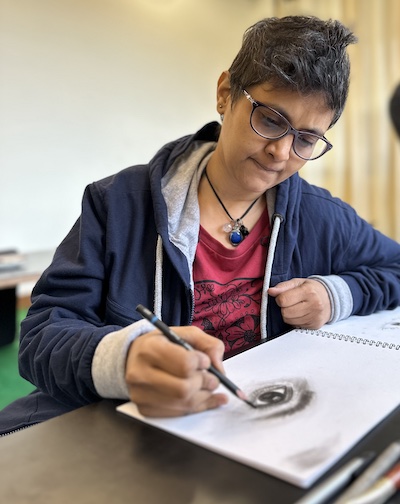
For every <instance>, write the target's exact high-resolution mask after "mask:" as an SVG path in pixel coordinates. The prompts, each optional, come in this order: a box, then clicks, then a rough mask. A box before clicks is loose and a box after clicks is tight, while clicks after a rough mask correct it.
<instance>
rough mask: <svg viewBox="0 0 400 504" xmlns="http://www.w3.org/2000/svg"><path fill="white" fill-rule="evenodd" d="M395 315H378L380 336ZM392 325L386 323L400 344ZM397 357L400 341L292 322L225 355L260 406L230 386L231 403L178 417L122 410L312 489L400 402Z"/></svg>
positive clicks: (232, 374) (230, 372)
mask: <svg viewBox="0 0 400 504" xmlns="http://www.w3.org/2000/svg"><path fill="white" fill-rule="evenodd" d="M393 316H395V318H396V316H397V319H398V320H400V310H399V311H397V313H394V312H385V313H384V315H382V314H380V317H375V319H374V324H372V326H374V327H375V325H376V326H377V327H378V329H376V330H375V329H374V331H375V332H374V339H375V341H376V340H377V339H378V338H377V334H378V333H379V334H380V335H381V336H382V335H383V333H385V334H386V330H385V329H382V328H384V327H385V326H386V324H387V323H390V324H391V323H392V321H393V320H394V319H393ZM368 318H369V317H357V318H356V321H355V320H354V318H351V319H349V320H350V322H349V321H347V322H348V324H349V328H350V329H351V331H350V332H352V331H355V332H360V331H364V329H363V328H364V327H367V326H368V322H367V319H368ZM377 318H379V320H378V321H377V320H376V319H377ZM360 319H361V321H360ZM357 321H358V322H359V323H360V330H358V329H357V324H358V322H357ZM337 325H340V331H341V332H342V333H343V332H346V324H345V323H339V324H337ZM332 328H333V326H330V330H332ZM395 330H396V329H394V330H393V331H390V330H388V331H389V332H390V333H391V335H392V336H391V338H392V337H393V338H394V339H396V340H397V342H398V343H400V328H399V329H398V331H399V332H398V334H397V336H396V337H395V336H394V331H395ZM332 332H333V333H336V332H337V331H336V330H335V328H333V331H332ZM363 334H364V332H363ZM367 334H368V333H366V334H365V335H364V337H367ZM384 339H386V338H384ZM399 364H400V350H396V348H389V347H380V346H379V347H377V346H375V345H370V344H362V343H356V342H351V341H350V340H348V341H345V340H341V339H337V338H335V339H334V338H331V337H329V338H327V337H323V336H321V334H320V332H312V331H310V332H304V331H297V330H294V331H291V332H289V333H288V334H285V335H283V336H281V337H279V338H277V339H275V340H273V341H271V342H267V343H264V344H262V345H260V346H258V347H255V348H253V349H251V350H248V351H247V352H244V353H242V354H239V355H237V356H235V357H233V358H231V359H229V360H227V361H225V363H224V365H225V371H226V373H227V376H228V377H229V378H230V379H231V380H232V381H233V382H234V383H236V384H237V385H238V386H239V387H240V388H242V389H243V390H244V392H246V393H247V394H248V395H249V396H250V397H251V398H252V399H253V400H254V399H255V400H256V401H259V402H261V403H262V404H260V406H259V407H257V408H256V409H253V408H251V407H249V406H248V405H247V404H245V403H244V402H242V401H240V400H239V399H237V398H236V397H235V396H233V395H232V394H229V393H228V394H229V395H230V401H229V403H228V404H227V405H226V406H224V407H222V408H219V409H217V410H211V411H207V412H204V413H199V414H194V415H189V416H185V417H179V418H147V417H146V418H145V417H143V416H142V415H141V414H140V413H139V412H138V410H137V408H136V406H135V405H134V404H133V403H126V404H124V405H122V406H119V407H118V410H119V411H121V412H123V413H126V414H128V415H131V416H133V417H135V418H138V419H139V420H141V421H143V422H145V423H148V424H150V425H153V426H155V427H158V428H160V429H163V430H165V431H168V432H170V433H173V434H175V435H177V436H180V437H182V438H185V439H187V440H189V441H192V442H193V443H196V444H198V445H201V446H203V447H206V448H208V449H210V450H212V451H215V452H217V453H220V454H222V455H225V456H227V457H230V458H232V459H235V460H237V461H239V462H242V463H244V464H247V465H249V466H252V467H254V468H256V469H259V470H261V471H264V472H266V473H269V474H271V475H273V476H276V477H278V478H281V479H284V480H286V481H288V482H290V483H292V484H294V485H297V486H300V487H303V488H307V487H309V486H310V485H312V484H313V483H314V482H315V481H316V480H317V479H318V478H319V477H320V476H322V475H323V474H324V472H326V471H327V470H328V469H329V468H330V467H331V466H332V465H333V464H334V463H336V462H337V461H338V460H339V459H340V458H341V457H342V456H343V455H344V454H345V453H346V452H347V451H348V450H349V449H350V448H352V447H353V446H354V445H355V444H356V443H357V442H358V441H360V440H361V439H362V438H363V437H364V436H365V435H366V434H367V433H368V432H369V431H370V430H371V429H372V428H373V427H374V426H376V425H377V424H378V423H379V422H381V421H382V420H383V419H384V418H385V417H386V416H387V415H388V414H389V413H390V412H391V411H393V410H394V409H395V408H396V407H397V406H398V405H399V404H400V394H399V392H398V384H399V383H400V366H399ZM394 384H396V386H393V385H394ZM221 390H224V389H223V387H222V386H221Z"/></svg>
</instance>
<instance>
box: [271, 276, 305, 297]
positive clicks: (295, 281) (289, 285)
mask: <svg viewBox="0 0 400 504" xmlns="http://www.w3.org/2000/svg"><path fill="white" fill-rule="evenodd" d="M304 282H305V279H304V278H291V279H290V280H286V281H285V282H279V283H278V284H276V285H275V286H274V287H270V288H269V289H268V294H270V295H271V296H273V297H275V296H277V295H278V294H281V293H282V292H286V291H288V290H291V289H295V288H296V287H299V286H300V285H302V284H303V283H304Z"/></svg>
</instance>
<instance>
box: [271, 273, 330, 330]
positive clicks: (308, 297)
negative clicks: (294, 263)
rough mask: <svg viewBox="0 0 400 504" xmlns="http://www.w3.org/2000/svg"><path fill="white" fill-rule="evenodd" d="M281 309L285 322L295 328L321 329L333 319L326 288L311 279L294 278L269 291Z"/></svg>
mask: <svg viewBox="0 0 400 504" xmlns="http://www.w3.org/2000/svg"><path fill="white" fill-rule="evenodd" d="M268 294H269V295H270V296H272V297H274V298H275V300H276V303H277V304H278V306H279V307H280V308H281V313H282V317H283V320H284V321H285V322H286V323H287V324H290V325H291V326H295V327H304V328H306V329H319V328H320V327H321V326H323V325H324V324H326V323H327V322H328V320H329V319H330V317H331V303H330V300H329V296H328V292H327V290H326V288H325V286H324V285H323V284H322V283H321V282H318V281H317V280H313V279H309V278H292V279H291V280H287V281H286V282H281V283H278V284H277V285H276V286H275V287H270V288H269V289H268Z"/></svg>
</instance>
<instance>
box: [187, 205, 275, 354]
mask: <svg viewBox="0 0 400 504" xmlns="http://www.w3.org/2000/svg"><path fill="white" fill-rule="evenodd" d="M269 236H270V224H269V218H268V211H267V210H265V212H264V213H263V214H262V216H261V217H260V219H259V220H258V222H257V224H256V225H255V226H254V228H253V229H252V230H251V231H250V234H249V235H248V236H247V237H246V239H245V240H243V242H242V243H240V244H239V245H238V246H237V248H235V249H234V250H231V249H227V248H226V247H224V246H223V245H222V244H221V243H220V242H219V241H217V240H215V239H214V238H213V237H212V236H211V235H210V234H209V233H207V231H206V230H205V229H203V228H202V227H200V236H199V243H198V245H197V250H196V257H195V261H194V266H193V278H194V296H195V307H194V318H193V325H195V326H198V327H200V328H201V329H203V331H205V332H206V333H208V334H211V335H213V336H216V337H217V338H219V339H221V340H222V341H223V342H224V344H225V356H229V355H232V354H233V353H236V352H237V351H240V350H244V349H245V348H246V347H247V346H250V345H251V344H253V343H255V342H257V341H259V339H260V306H261V294H262V288H263V280H264V270H265V263H266V259H267V252H268V243H269Z"/></svg>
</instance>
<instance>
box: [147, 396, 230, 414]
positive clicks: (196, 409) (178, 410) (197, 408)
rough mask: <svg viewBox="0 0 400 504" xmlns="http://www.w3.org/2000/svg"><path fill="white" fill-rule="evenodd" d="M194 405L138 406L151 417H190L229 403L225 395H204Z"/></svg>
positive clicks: (150, 404)
mask: <svg viewBox="0 0 400 504" xmlns="http://www.w3.org/2000/svg"><path fill="white" fill-rule="evenodd" d="M196 399H197V400H196V401H195V402H194V404H193V405H190V404H184V405H182V404H181V403H177V404H175V405H174V404H172V405H171V403H168V404H157V405H155V403H148V404H140V405H138V404H137V407H138V409H139V411H140V413H141V414H142V415H144V416H149V417H176V416H182V415H189V414H192V413H200V412H202V411H206V410H210V409H215V408H219V407H221V406H223V405H225V404H227V402H228V397H227V396H226V395H225V394H208V395H205V394H202V395H200V393H199V396H198V397H197V398H196Z"/></svg>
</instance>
